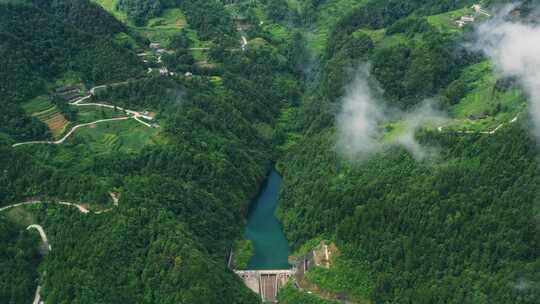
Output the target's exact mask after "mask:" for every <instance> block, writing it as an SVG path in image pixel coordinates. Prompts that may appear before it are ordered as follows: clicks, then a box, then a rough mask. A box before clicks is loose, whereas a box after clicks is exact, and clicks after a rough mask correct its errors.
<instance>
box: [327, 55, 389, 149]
mask: <svg viewBox="0 0 540 304" xmlns="http://www.w3.org/2000/svg"><path fill="white" fill-rule="evenodd" d="M368 71H369V67H368V66H367V65H366V66H363V67H361V68H360V69H359V70H358V73H357V76H356V77H355V80H354V81H353V83H352V84H351V85H350V86H349V87H348V88H347V92H346V94H345V97H344V98H343V101H342V108H341V112H340V113H339V114H338V117H337V128H338V141H337V147H338V151H340V152H341V153H342V154H343V155H345V156H346V157H347V158H350V159H354V158H355V157H358V156H360V155H366V154H370V153H373V152H375V151H377V150H378V149H379V140H378V139H379V137H380V136H381V133H380V130H379V129H378V124H379V122H380V121H382V119H383V117H384V115H383V113H382V110H381V108H380V107H379V106H377V103H376V101H375V98H374V95H373V91H372V89H371V88H370V86H369V85H368V76H369V72H368Z"/></svg>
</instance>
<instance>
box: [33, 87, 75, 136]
mask: <svg viewBox="0 0 540 304" xmlns="http://www.w3.org/2000/svg"><path fill="white" fill-rule="evenodd" d="M23 108H24V109H25V111H26V112H27V113H30V114H31V115H32V116H35V117H36V118H38V119H39V120H41V121H42V122H43V123H45V124H46V125H47V126H48V127H49V129H50V130H51V133H52V135H53V137H54V138H60V137H61V136H62V134H63V133H64V132H65V131H66V128H67V126H68V125H69V121H68V120H66V118H65V117H64V116H63V115H62V113H60V110H59V109H58V108H57V107H56V106H55V105H53V104H52V103H51V102H50V101H49V100H48V99H47V98H46V97H37V98H35V99H33V100H31V101H30V102H28V103H26V104H25V105H23Z"/></svg>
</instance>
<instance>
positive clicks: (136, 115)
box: [12, 82, 154, 147]
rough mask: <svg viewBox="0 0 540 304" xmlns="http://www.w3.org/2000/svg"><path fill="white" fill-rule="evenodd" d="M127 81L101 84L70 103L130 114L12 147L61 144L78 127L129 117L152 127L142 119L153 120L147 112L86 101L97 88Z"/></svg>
mask: <svg viewBox="0 0 540 304" xmlns="http://www.w3.org/2000/svg"><path fill="white" fill-rule="evenodd" d="M125 83H128V82H119V83H114V84H110V85H101V86H97V87H93V88H92V89H90V95H87V96H84V97H81V98H79V99H77V100H75V101H73V102H70V103H69V105H71V106H75V107H102V108H108V109H113V110H120V111H122V112H124V113H126V114H127V115H128V116H123V117H117V118H108V119H100V120H96V121H93V122H89V123H83V124H79V125H76V126H74V127H73V128H71V130H69V132H68V133H66V135H64V136H63V137H62V138H61V139H59V140H56V141H49V140H36V141H27V142H20V143H15V144H13V145H12V147H18V146H23V145H35V144H49V145H60V144H62V143H64V142H65V141H66V139H68V138H69V137H70V136H71V135H73V133H75V131H77V129H80V128H84V127H89V126H94V125H97V124H100V123H105V122H111V121H120V120H128V119H131V118H133V119H134V120H136V121H137V122H138V123H140V124H142V125H144V126H146V127H148V128H152V127H153V126H152V125H151V124H149V123H147V122H145V121H143V120H142V119H141V118H144V119H146V120H150V121H152V120H153V119H154V118H153V117H151V116H149V115H145V114H143V113H140V112H137V111H133V110H129V109H124V108H122V107H117V106H113V105H109V104H104V103H95V102H92V103H85V102H84V101H86V100H87V99H89V98H91V97H92V96H94V95H95V91H96V89H99V88H105V87H108V86H115V85H121V84H125Z"/></svg>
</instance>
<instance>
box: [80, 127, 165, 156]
mask: <svg viewBox="0 0 540 304" xmlns="http://www.w3.org/2000/svg"><path fill="white" fill-rule="evenodd" d="M74 137H75V138H76V139H75V142H76V144H77V145H79V146H80V145H82V147H84V148H85V149H87V150H88V151H89V152H91V153H108V152H114V151H123V152H138V151H140V150H141V149H142V148H143V147H144V146H146V145H152V144H155V143H157V142H158V141H160V139H159V129H156V128H148V127H146V126H143V125H142V124H140V123H138V122H137V121H135V120H133V119H130V120H126V121H113V122H110V123H103V124H98V125H96V126H95V127H89V128H82V129H80V130H78V131H77V133H76V134H75V135H74Z"/></svg>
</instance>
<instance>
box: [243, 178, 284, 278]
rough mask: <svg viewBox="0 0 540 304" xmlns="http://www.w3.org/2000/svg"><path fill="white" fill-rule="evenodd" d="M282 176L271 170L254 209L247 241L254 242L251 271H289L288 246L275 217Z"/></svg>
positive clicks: (247, 231)
mask: <svg viewBox="0 0 540 304" xmlns="http://www.w3.org/2000/svg"><path fill="white" fill-rule="evenodd" d="M280 187H281V176H279V174H278V173H277V172H276V171H275V170H272V172H271V173H270V175H269V176H268V179H267V180H266V182H265V184H264V185H263V188H262V191H261V192H260V193H259V195H258V196H257V198H256V200H255V201H254V202H253V204H252V205H251V208H250V210H249V215H248V223H247V227H246V232H245V235H246V238H247V239H248V240H251V242H252V243H253V248H254V255H253V256H252V257H251V260H250V261H249V264H248V269H259V270H261V269H288V268H290V266H289V263H288V257H289V243H288V242H287V238H285V234H284V233H283V227H282V226H281V223H280V222H279V221H278V219H277V218H276V217H275V215H274V213H275V211H276V208H277V205H278V199H279V189H280Z"/></svg>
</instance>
